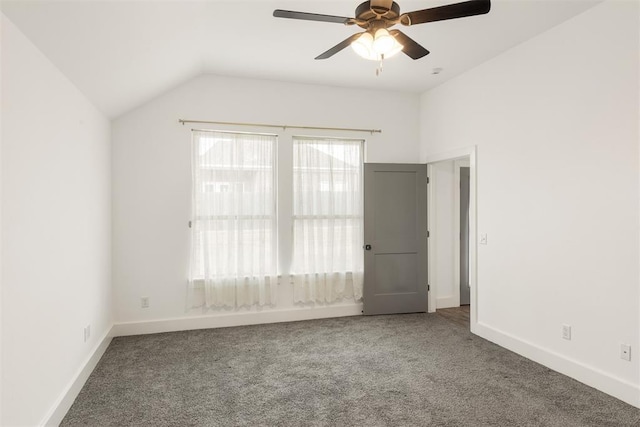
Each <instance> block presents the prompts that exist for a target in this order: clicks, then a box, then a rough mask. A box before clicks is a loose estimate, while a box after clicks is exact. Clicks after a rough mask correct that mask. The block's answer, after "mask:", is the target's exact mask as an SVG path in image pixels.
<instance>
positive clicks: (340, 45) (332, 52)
mask: <svg viewBox="0 0 640 427" xmlns="http://www.w3.org/2000/svg"><path fill="white" fill-rule="evenodd" d="M360 34H362V33H355V34H354V35H352V36H351V37H349V38H347V39H345V40H343V41H341V42H340V43H338V44H337V45H335V46H334V47H332V48H331V49H329V50H328V51H326V52H324V53H322V54H320V55H318V56H316V59H327V58H331V57H332V56H333V55H335V54H336V53H338V52H340V51H341V50H342V49H344V48H345V47H347V46H349V45H350V44H351V43H353V41H354V40H355V39H357V38H358V37H360Z"/></svg>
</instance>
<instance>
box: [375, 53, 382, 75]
mask: <svg viewBox="0 0 640 427" xmlns="http://www.w3.org/2000/svg"><path fill="white" fill-rule="evenodd" d="M383 62H384V54H381V55H380V64H379V65H378V68H376V77H378V76H379V75H380V74H382V63H383Z"/></svg>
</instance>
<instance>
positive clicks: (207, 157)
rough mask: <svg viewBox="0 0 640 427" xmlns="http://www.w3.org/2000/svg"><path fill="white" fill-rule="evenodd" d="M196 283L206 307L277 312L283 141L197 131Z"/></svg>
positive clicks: (193, 267) (192, 283) (191, 276)
mask: <svg viewBox="0 0 640 427" xmlns="http://www.w3.org/2000/svg"><path fill="white" fill-rule="evenodd" d="M192 138H193V140H192V170H193V180H192V183H193V190H192V196H193V197H192V208H193V221H192V243H191V245H192V246H191V267H190V274H189V283H190V286H191V288H192V289H193V290H194V291H196V292H202V301H203V302H204V305H205V306H206V307H212V306H215V307H240V306H251V305H255V304H257V305H267V304H269V305H273V304H275V302H276V290H277V264H276V262H277V256H276V249H277V243H276V208H275V205H276V204H275V195H276V191H275V188H276V186H275V177H276V173H275V172H276V171H275V149H276V136H275V135H261V134H244V133H228V132H211V131H193V135H192Z"/></svg>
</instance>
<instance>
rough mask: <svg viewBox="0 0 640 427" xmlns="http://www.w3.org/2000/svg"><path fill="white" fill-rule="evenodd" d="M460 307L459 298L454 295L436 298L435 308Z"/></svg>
mask: <svg viewBox="0 0 640 427" xmlns="http://www.w3.org/2000/svg"><path fill="white" fill-rule="evenodd" d="M451 307H460V298H459V297H458V298H456V296H455V295H451V296H448V297H438V298H436V310H437V309H439V308H451Z"/></svg>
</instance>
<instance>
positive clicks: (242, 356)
mask: <svg viewBox="0 0 640 427" xmlns="http://www.w3.org/2000/svg"><path fill="white" fill-rule="evenodd" d="M62 425H63V426H80V425H81V426H257V425H262V426H289V425H291V426H301V425H304V426H308V425H318V426H324V425H332V426H598V427H602V426H640V410H638V409H636V408H633V407H632V406H629V405H627V404H625V403H623V402H621V401H619V400H616V399H614V398H612V397H610V396H607V395H605V394H603V393H600V392H598V391H596V390H594V389H592V388H590V387H587V386H585V385H583V384H580V383H578V382H577V381H574V380H572V379H570V378H567V377H565V376H563V375H560V374H558V373H555V372H553V371H551V370H549V369H547V368H545V367H543V366H541V365H538V364H536V363H534V362H531V361H529V360H527V359H524V358H522V357H520V356H518V355H516V354H514V353H511V352H509V351H507V350H505V349H503V348H500V347H498V346H496V345H494V344H492V343H490V342H488V341H485V340H483V339H482V338H479V337H476V336H474V335H471V333H470V332H469V331H468V330H466V329H465V328H464V327H462V326H460V325H456V324H455V323H452V322H451V321H448V320H446V319H444V318H442V317H440V316H438V315H434V314H407V315H394V316H376V317H348V318H337V319H325V320H313V321H306V322H293V323H281V324H271V325H258V326H245V327H238V328H226V329H207V330H199V331H188V332H176V333H165V334H156V335H145V336H134V337H122V338H116V339H114V340H113V342H112V343H111V345H110V346H109V348H108V349H107V352H106V353H105V355H104V356H103V358H102V360H101V361H100V363H99V364H98V366H97V368H96V369H95V371H94V372H93V374H92V375H91V377H90V378H89V380H88V381H87V384H86V385H85V387H84V388H83V389H82V391H81V392H80V395H79V396H78V398H77V399H76V401H75V403H74V404H73V406H72V407H71V409H70V411H69V413H68V414H67V415H66V417H65V419H64V420H63V422H62Z"/></svg>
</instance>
